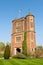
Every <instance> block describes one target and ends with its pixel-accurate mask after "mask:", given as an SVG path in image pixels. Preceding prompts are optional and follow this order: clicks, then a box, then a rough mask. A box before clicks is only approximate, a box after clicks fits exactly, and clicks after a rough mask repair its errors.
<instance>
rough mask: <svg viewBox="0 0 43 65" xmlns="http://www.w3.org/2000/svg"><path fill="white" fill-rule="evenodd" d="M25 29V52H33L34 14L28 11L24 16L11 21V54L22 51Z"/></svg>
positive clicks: (34, 39) (34, 46)
mask: <svg viewBox="0 0 43 65" xmlns="http://www.w3.org/2000/svg"><path fill="white" fill-rule="evenodd" d="M25 31H26V41H27V43H26V44H27V54H29V53H30V52H31V53H34V51H35V48H36V38H35V24H34V16H33V15H32V14H31V13H29V14H28V15H27V16H26V17H23V18H19V19H15V20H13V21H12V35H11V54H12V56H13V55H16V54H17V52H20V53H22V43H23V40H24V32H25Z"/></svg>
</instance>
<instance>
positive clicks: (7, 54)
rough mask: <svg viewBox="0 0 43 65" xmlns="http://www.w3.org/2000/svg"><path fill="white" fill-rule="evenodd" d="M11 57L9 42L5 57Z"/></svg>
mask: <svg viewBox="0 0 43 65" xmlns="http://www.w3.org/2000/svg"><path fill="white" fill-rule="evenodd" d="M9 57H10V47H9V45H8V44H7V45H6V47H5V52H4V58H5V59H9Z"/></svg>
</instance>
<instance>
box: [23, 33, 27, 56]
mask: <svg viewBox="0 0 43 65" xmlns="http://www.w3.org/2000/svg"><path fill="white" fill-rule="evenodd" d="M22 53H23V54H24V55H27V44H26V32H24V41H23V44H22Z"/></svg>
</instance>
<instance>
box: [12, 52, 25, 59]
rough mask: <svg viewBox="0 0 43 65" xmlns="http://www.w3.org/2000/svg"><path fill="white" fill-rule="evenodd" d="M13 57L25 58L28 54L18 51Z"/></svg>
mask: <svg viewBox="0 0 43 65" xmlns="http://www.w3.org/2000/svg"><path fill="white" fill-rule="evenodd" d="M13 58H19V59H25V58H26V56H25V55H24V54H22V53H18V54H17V55H15V56H13Z"/></svg>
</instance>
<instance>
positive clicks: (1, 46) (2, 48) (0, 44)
mask: <svg viewBox="0 0 43 65" xmlns="http://www.w3.org/2000/svg"><path fill="white" fill-rule="evenodd" d="M4 49H5V44H4V43H3V42H0V50H1V51H3V50H4Z"/></svg>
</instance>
